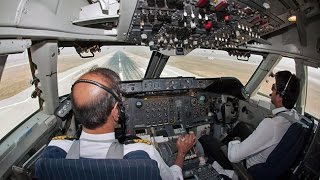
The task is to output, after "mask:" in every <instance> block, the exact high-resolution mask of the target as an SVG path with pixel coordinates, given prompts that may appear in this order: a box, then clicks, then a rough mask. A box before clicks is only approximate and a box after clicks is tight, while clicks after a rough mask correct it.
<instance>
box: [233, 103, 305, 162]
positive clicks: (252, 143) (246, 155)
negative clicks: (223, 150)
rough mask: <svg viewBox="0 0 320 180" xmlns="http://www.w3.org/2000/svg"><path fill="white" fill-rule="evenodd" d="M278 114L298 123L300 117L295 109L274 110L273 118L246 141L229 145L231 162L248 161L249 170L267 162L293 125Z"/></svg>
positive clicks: (259, 126) (264, 121)
mask: <svg viewBox="0 0 320 180" xmlns="http://www.w3.org/2000/svg"><path fill="white" fill-rule="evenodd" d="M278 113H286V114H288V115H290V116H292V117H294V119H296V120H297V121H298V120H299V115H298V113H297V111H295V110H294V109H291V110H289V109H286V108H285V107H281V108H276V109H274V110H272V114H274V115H276V116H275V117H273V118H265V119H263V120H262V121H261V122H260V124H259V125H258V127H257V128H256V130H255V131H253V133H252V134H251V135H250V136H249V137H247V138H246V139H245V140H244V141H242V142H240V141H238V140H235V141H230V142H229V144H228V158H229V160H230V161H231V162H240V161H242V160H244V159H246V163H247V168H250V167H251V166H253V165H255V164H259V163H264V162H266V160H267V158H268V156H269V155H270V153H271V152H272V151H273V149H274V148H275V147H276V146H277V145H278V143H279V142H280V140H281V139H282V137H283V136H284V134H285V133H286V132H287V130H288V128H289V126H290V125H291V124H292V123H293V122H291V121H289V120H288V119H286V118H284V117H282V116H279V115H278Z"/></svg>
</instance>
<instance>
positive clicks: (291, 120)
mask: <svg viewBox="0 0 320 180" xmlns="http://www.w3.org/2000/svg"><path fill="white" fill-rule="evenodd" d="M278 116H281V117H284V118H285V119H287V120H288V121H289V122H291V124H293V123H299V124H300V125H302V127H304V128H307V127H308V125H306V124H304V123H303V122H301V116H300V115H299V119H296V118H295V117H294V114H292V115H289V114H286V113H284V112H280V113H279V114H278Z"/></svg>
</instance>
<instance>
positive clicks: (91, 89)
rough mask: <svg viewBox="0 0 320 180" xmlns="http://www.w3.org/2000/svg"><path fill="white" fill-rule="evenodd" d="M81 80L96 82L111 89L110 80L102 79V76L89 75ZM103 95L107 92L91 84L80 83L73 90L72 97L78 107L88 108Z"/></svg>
mask: <svg viewBox="0 0 320 180" xmlns="http://www.w3.org/2000/svg"><path fill="white" fill-rule="evenodd" d="M79 79H87V80H92V81H96V82H98V83H100V84H102V85H104V86H106V87H108V88H110V85H109V83H110V82H109V81H108V79H106V78H103V77H101V75H97V74H94V73H88V74H85V75H83V76H81V77H80V78H79ZM103 94H105V91H104V90H103V89H101V88H100V87H98V86H95V85H93V84H89V83H83V82H80V83H77V84H76V85H74V87H73V90H72V97H73V99H74V102H75V103H76V104H77V105H78V106H86V105H88V104H90V103H91V102H93V101H96V100H97V99H98V98H100V97H101V96H102V95H103Z"/></svg>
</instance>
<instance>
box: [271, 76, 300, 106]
mask: <svg viewBox="0 0 320 180" xmlns="http://www.w3.org/2000/svg"><path fill="white" fill-rule="evenodd" d="M275 79H276V88H277V94H279V95H280V96H281V97H282V104H283V106H284V107H285V108H287V109H292V108H293V107H294V105H295V103H296V102H297V99H298V97H299V93H300V80H299V78H297V76H296V75H294V74H291V72H290V71H279V72H277V73H276V74H275Z"/></svg>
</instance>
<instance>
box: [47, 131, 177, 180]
mask: <svg viewBox="0 0 320 180" xmlns="http://www.w3.org/2000/svg"><path fill="white" fill-rule="evenodd" d="M81 139H89V140H95V141H99V140H111V139H115V134H114V132H112V133H106V134H88V133H86V132H84V131H82V133H81V136H80V157H83V158H92V159H104V158H105V157H106V155H107V152H108V149H109V147H110V146H111V143H105V142H91V141H81ZM72 143H73V141H70V140H52V141H51V142H50V143H49V145H48V146H57V147H59V148H61V149H63V150H64V151H65V152H68V151H69V149H70V147H71V145H72ZM137 150H143V151H145V152H146V153H148V154H149V156H150V158H151V159H153V160H155V161H157V163H158V167H159V170H160V176H161V178H162V179H164V180H167V179H168V180H171V179H174V180H176V179H177V180H180V179H183V175H182V169H181V168H180V167H179V166H177V165H173V166H171V167H169V166H168V165H167V164H166V163H165V162H164V161H163V159H162V158H161V156H160V154H159V152H158V151H157V150H156V149H155V148H154V147H153V146H152V145H148V144H144V143H134V144H128V145H124V155H126V154H127V153H129V152H132V151H137Z"/></svg>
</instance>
